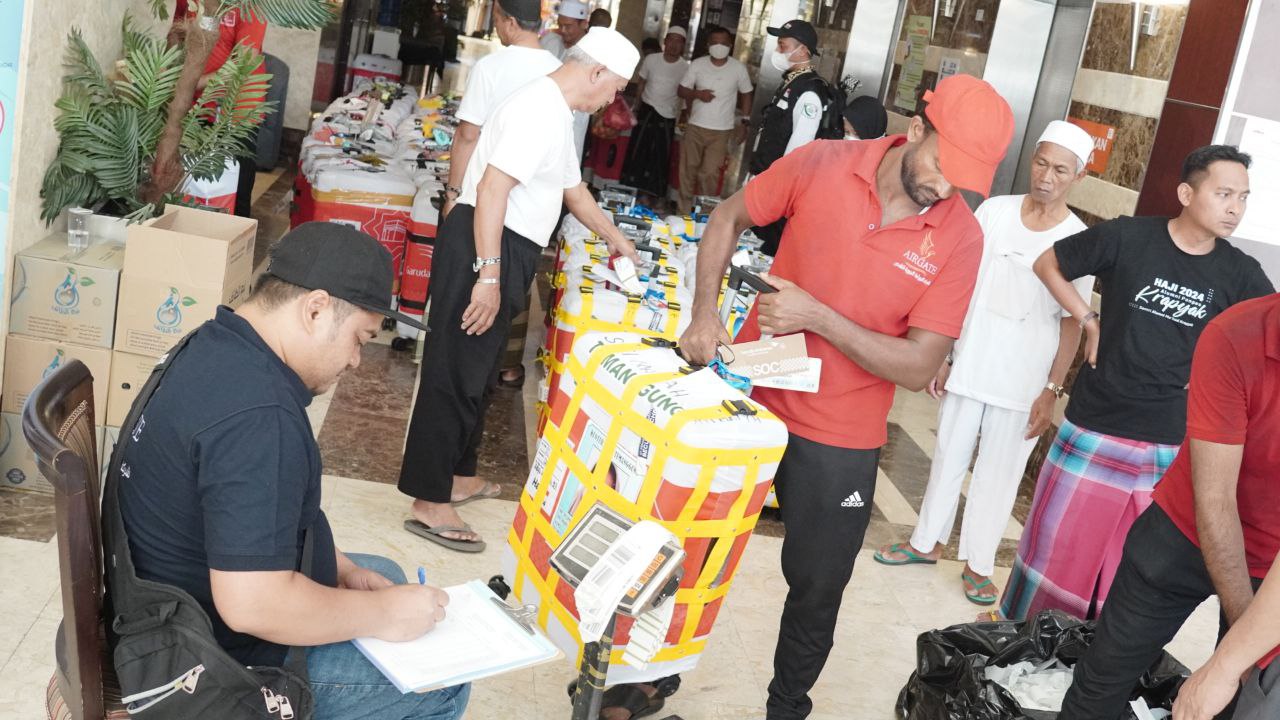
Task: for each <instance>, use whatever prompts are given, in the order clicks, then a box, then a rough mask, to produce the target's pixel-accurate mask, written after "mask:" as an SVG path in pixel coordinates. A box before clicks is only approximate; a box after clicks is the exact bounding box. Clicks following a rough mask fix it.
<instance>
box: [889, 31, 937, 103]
mask: <svg viewBox="0 0 1280 720" xmlns="http://www.w3.org/2000/svg"><path fill="white" fill-rule="evenodd" d="M931 25H932V23H931V22H930V20H929V16H928V15H911V16H910V17H908V18H907V26H906V27H907V56H906V57H905V58H904V59H903V60H902V74H901V75H899V76H898V93H897V96H896V97H895V98H894V99H893V104H894V105H896V106H898V107H900V108H902V109H903V110H906V111H908V112H915V110H916V91H917V90H919V89H920V81H921V79H923V78H924V57H925V54H926V53H927V52H928V49H929V33H930V26H931Z"/></svg>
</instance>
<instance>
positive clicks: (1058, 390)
mask: <svg viewBox="0 0 1280 720" xmlns="http://www.w3.org/2000/svg"><path fill="white" fill-rule="evenodd" d="M1044 389H1045V390H1048V391H1049V392H1051V393H1053V396H1054V397H1056V398H1060V397H1062V396H1063V395H1066V394H1067V389H1066V388H1064V387H1062V386H1061V385H1059V384H1058V383H1056V382H1054V381H1052V380H1050V381H1049V382H1047V383H1045V384H1044Z"/></svg>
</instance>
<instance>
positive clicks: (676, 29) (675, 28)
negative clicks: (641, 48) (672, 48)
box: [663, 25, 689, 40]
mask: <svg viewBox="0 0 1280 720" xmlns="http://www.w3.org/2000/svg"><path fill="white" fill-rule="evenodd" d="M667 35H679V36H680V37H682V38H684V39H685V40H688V39H689V33H687V32H685V29H684V28H682V27H680V26H679V25H672V26H671V27H669V28H667ZM663 37H666V35H664V36H663Z"/></svg>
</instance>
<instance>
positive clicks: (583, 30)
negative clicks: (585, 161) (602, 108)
mask: <svg viewBox="0 0 1280 720" xmlns="http://www.w3.org/2000/svg"><path fill="white" fill-rule="evenodd" d="M557 12H558V15H557V16H556V29H555V30H553V31H551V32H549V33H547V34H546V35H543V36H542V39H541V40H539V44H541V45H542V49H543V50H546V51H547V52H549V53H551V54H552V55H555V56H556V58H557V59H560V60H563V59H564V54H565V52H566V51H567V50H569V48H571V47H573V46H574V45H576V44H577V43H578V41H579V40H581V39H582V38H583V36H584V35H586V34H587V30H589V29H590V20H589V19H588V18H589V17H590V15H589V13H590V12H591V7H590V6H589V5H588V4H587V3H586V2H583V0H561V1H560V8H559V10H558V11H557ZM590 121H591V115H590V113H584V112H578V111H576V110H575V111H574V113H573V145H574V147H575V148H577V151H578V164H579V165H581V164H582V151H583V148H585V147H586V143H587V125H588V124H589V123H590Z"/></svg>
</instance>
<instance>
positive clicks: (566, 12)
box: [538, 0, 591, 60]
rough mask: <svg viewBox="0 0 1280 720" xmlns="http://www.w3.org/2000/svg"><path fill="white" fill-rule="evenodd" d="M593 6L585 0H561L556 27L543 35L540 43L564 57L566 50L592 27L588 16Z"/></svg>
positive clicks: (546, 48)
mask: <svg viewBox="0 0 1280 720" xmlns="http://www.w3.org/2000/svg"><path fill="white" fill-rule="evenodd" d="M590 13H591V8H590V7H589V6H588V5H587V3H585V2H583V0H561V1H560V7H559V9H558V10H557V15H556V29H555V30H552V31H550V32H548V33H547V34H545V35H543V36H542V39H540V40H539V41H538V44H540V45H542V49H543V50H546V51H547V52H549V53H551V54H552V55H555V56H556V59H557V60H563V59H564V51H565V50H568V49H569V48H571V47H573V46H574V45H576V44H577V43H578V41H579V40H581V39H582V38H583V36H585V35H586V34H587V30H589V29H590V26H589V24H588V23H589V21H588V19H587V18H588V17H589V16H590Z"/></svg>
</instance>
